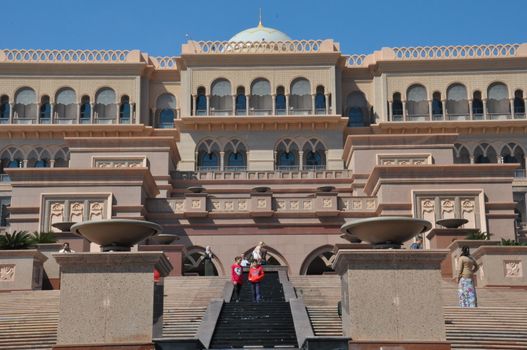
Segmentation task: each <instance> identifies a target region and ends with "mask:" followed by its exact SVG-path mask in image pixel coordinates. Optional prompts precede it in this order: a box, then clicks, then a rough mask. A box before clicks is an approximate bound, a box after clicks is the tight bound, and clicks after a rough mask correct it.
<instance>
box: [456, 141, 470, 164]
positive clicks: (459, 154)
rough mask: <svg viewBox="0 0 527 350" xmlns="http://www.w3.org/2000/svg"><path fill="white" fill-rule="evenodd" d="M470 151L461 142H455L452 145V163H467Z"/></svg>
mask: <svg viewBox="0 0 527 350" xmlns="http://www.w3.org/2000/svg"><path fill="white" fill-rule="evenodd" d="M469 163H470V152H469V151H468V149H467V148H466V147H465V146H463V145H462V144H459V143H456V144H455V145H454V164H469Z"/></svg>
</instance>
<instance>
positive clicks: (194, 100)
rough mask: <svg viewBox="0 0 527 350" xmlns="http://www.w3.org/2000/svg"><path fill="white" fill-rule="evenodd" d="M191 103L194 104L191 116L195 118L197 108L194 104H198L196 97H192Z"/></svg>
mask: <svg viewBox="0 0 527 350" xmlns="http://www.w3.org/2000/svg"><path fill="white" fill-rule="evenodd" d="M192 102H194V103H193V104H192V115H193V116H195V115H196V113H197V110H198V106H196V104H197V103H198V96H196V95H192Z"/></svg>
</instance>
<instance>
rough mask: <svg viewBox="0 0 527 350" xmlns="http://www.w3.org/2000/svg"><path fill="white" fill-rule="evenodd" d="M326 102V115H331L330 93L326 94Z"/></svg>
mask: <svg viewBox="0 0 527 350" xmlns="http://www.w3.org/2000/svg"><path fill="white" fill-rule="evenodd" d="M324 97H325V101H324V102H325V104H326V115H329V94H324Z"/></svg>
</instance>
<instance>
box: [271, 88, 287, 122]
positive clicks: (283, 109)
mask: <svg viewBox="0 0 527 350" xmlns="http://www.w3.org/2000/svg"><path fill="white" fill-rule="evenodd" d="M274 108H275V113H276V115H285V114H287V102H286V99H285V89H284V87H283V86H279V87H277V88H276V97H275V100H274Z"/></svg>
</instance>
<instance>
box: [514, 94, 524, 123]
mask: <svg viewBox="0 0 527 350" xmlns="http://www.w3.org/2000/svg"><path fill="white" fill-rule="evenodd" d="M524 116H525V100H524V99H523V90H516V91H514V117H515V118H517V117H520V118H521V117H524Z"/></svg>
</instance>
